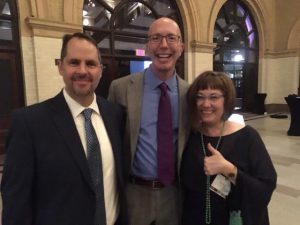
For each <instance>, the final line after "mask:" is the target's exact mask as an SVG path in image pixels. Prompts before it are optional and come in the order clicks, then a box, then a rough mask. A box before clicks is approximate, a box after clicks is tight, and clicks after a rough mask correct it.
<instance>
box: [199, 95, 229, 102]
mask: <svg viewBox="0 0 300 225" xmlns="http://www.w3.org/2000/svg"><path fill="white" fill-rule="evenodd" d="M223 97H224V95H209V96H204V95H196V100H197V101H199V102H204V101H205V100H206V99H207V100H208V101H210V102H212V103H215V102H217V101H218V100H219V99H220V98H223Z"/></svg>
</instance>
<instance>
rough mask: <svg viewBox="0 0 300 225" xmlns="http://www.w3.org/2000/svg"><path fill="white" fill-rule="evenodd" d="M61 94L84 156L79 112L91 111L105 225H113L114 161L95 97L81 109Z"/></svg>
mask: <svg viewBox="0 0 300 225" xmlns="http://www.w3.org/2000/svg"><path fill="white" fill-rule="evenodd" d="M63 94H64V97H65V100H66V102H67V104H68V106H69V108H70V111H71V113H72V116H73V119H74V121H75V125H76V128H77V131H78V133H79V136H80V139H81V143H82V146H83V149H84V152H85V154H87V147H86V137H85V129H84V118H83V115H82V114H81V112H82V111H83V110H84V109H86V108H91V109H93V113H92V116H91V120H92V124H93V126H94V129H95V131H96V134H97V137H98V140H99V145H100V150H101V156H102V171H103V186H104V187H103V188H104V200H105V210H106V221H107V222H106V224H107V225H114V224H115V221H116V220H117V218H118V214H119V207H118V193H117V181H116V171H115V161H114V156H113V151H112V147H111V143H110V140H109V137H108V135H107V132H106V129H105V126H104V123H103V119H102V116H101V114H100V112H99V107H98V104H97V102H96V95H94V100H93V102H92V104H91V105H90V106H88V107H83V106H82V105H80V104H79V103H78V102H76V101H75V100H74V99H72V98H71V97H70V96H69V94H68V93H67V92H66V90H65V89H64V90H63Z"/></svg>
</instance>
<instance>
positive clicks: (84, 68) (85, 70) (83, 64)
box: [78, 63, 87, 74]
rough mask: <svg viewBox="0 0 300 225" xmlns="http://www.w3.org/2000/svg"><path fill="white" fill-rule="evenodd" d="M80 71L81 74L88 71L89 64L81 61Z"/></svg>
mask: <svg viewBox="0 0 300 225" xmlns="http://www.w3.org/2000/svg"><path fill="white" fill-rule="evenodd" d="M78 72H79V73H81V74H85V73H87V66H86V65H85V63H80V64H79V66H78Z"/></svg>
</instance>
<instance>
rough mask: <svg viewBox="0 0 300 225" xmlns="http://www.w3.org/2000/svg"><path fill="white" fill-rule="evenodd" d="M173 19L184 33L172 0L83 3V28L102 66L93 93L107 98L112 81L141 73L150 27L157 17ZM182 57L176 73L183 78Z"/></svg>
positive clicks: (88, 1)
mask: <svg viewBox="0 0 300 225" xmlns="http://www.w3.org/2000/svg"><path fill="white" fill-rule="evenodd" d="M161 16H167V17H170V18H172V19H174V20H175V21H176V22H177V23H178V24H179V26H180V28H181V30H182V31H183V26H182V20H181V17H180V14H179V10H178V8H177V5H176V3H175V1H173V0H122V1H121V0H85V1H84V5H83V25H84V26H83V29H84V32H86V33H88V34H90V35H91V36H92V37H93V38H94V39H95V40H96V41H97V43H98V46H99V48H100V51H101V54H102V61H103V65H104V71H103V77H102V80H101V82H100V84H99V86H98V88H97V90H96V92H97V94H100V95H102V96H104V97H107V94H108V88H109V85H110V83H111V81H112V80H114V79H116V78H119V77H122V76H126V75H128V74H130V73H132V72H136V71H137V70H142V69H143V68H144V66H146V65H147V64H148V63H149V60H150V58H149V57H148V56H147V55H146V53H145V43H146V40H147V31H148V28H149V25H150V24H151V23H152V22H153V21H154V20H155V19H156V18H158V17H161ZM183 57H184V56H183V55H182V56H181V58H180V59H179V60H178V62H177V64H176V70H177V72H178V74H179V75H181V76H183V72H184V63H183V62H184V60H183Z"/></svg>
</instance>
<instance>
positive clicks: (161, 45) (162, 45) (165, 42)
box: [159, 37, 168, 47]
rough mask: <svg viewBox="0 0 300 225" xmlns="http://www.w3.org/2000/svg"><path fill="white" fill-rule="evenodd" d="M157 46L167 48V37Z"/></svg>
mask: <svg viewBox="0 0 300 225" xmlns="http://www.w3.org/2000/svg"><path fill="white" fill-rule="evenodd" d="M159 46H160V47H168V41H167V37H162V39H161V42H160V44H159Z"/></svg>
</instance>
